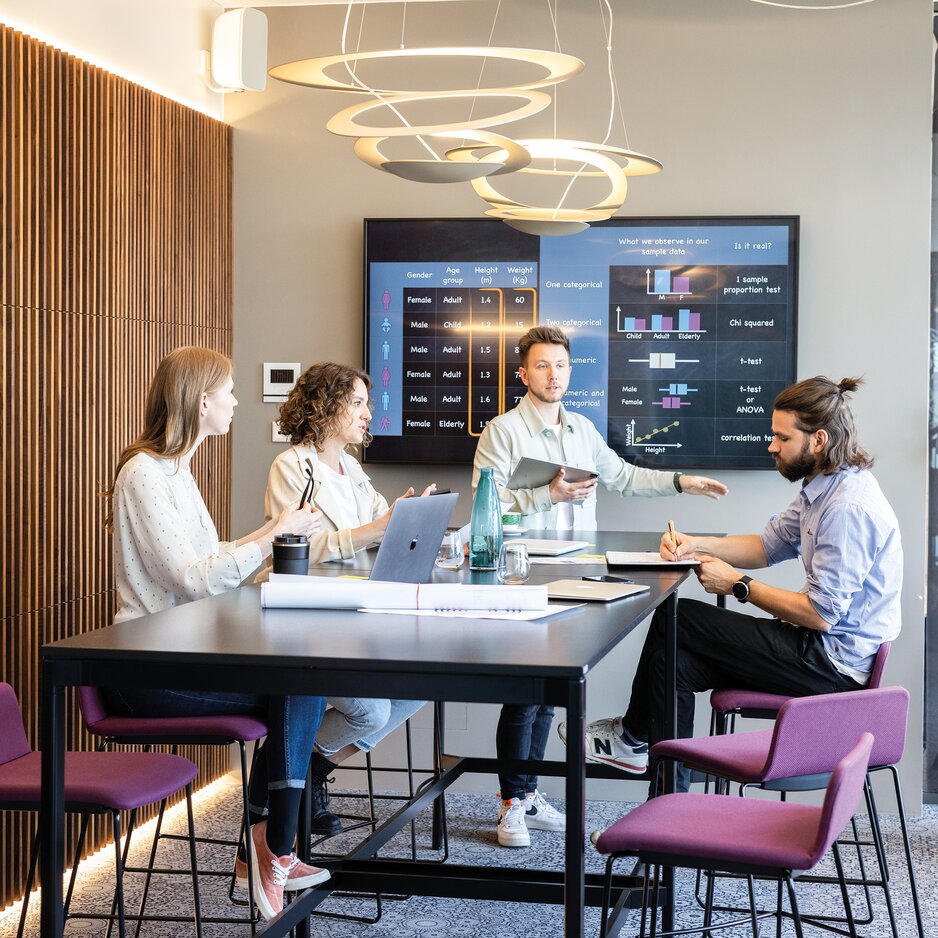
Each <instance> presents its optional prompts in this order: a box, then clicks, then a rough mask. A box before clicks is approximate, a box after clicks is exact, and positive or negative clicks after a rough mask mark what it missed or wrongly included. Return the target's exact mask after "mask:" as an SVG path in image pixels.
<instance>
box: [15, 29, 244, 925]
mask: <svg viewBox="0 0 938 938" xmlns="http://www.w3.org/2000/svg"><path fill="white" fill-rule="evenodd" d="M230 148H231V136H230V130H229V128H227V127H226V126H224V125H222V124H219V123H218V122H216V121H214V120H212V119H210V118H208V117H205V116H203V115H201V114H198V113H197V112H195V111H192V110H190V109H189V108H186V107H184V106H183V105H180V104H176V103H174V102H172V101H169V100H167V99H165V98H162V97H160V96H159V95H157V94H154V93H153V92H150V91H147V90H146V89H143V88H140V87H138V86H136V85H133V84H132V83H130V82H128V81H125V80H123V79H121V78H118V77H116V76H114V75H111V74H110V73H108V72H105V71H103V70H101V69H98V68H95V67H93V66H90V65H88V64H87V63H85V62H82V61H80V60H79V59H76V58H74V57H73V56H69V55H66V54H65V53H63V52H60V51H58V50H56V49H53V48H50V47H49V46H46V45H45V44H43V43H40V42H37V41H36V40H33V39H31V38H29V37H27V36H24V35H22V34H21V33H18V32H16V31H14V30H12V29H8V28H6V27H4V26H0V320H2V330H0V361H2V366H0V367H2V374H0V453H2V460H3V474H2V481H0V543H2V559H3V564H2V566H3V570H2V576H0V680H5V681H9V682H10V683H11V684H13V686H14V687H15V688H16V690H17V693H18V695H19V698H20V703H21V706H22V708H23V711H24V717H25V720H26V726H27V730H28V733H29V738H30V740H31V742H32V743H33V744H34V745H36V744H37V743H38V740H39V713H38V698H39V687H38V675H39V648H40V646H41V644H42V643H43V642H46V641H51V640H54V639H56V638H62V637H65V636H69V635H76V634H80V633H83V632H86V631H90V630H91V629H95V628H99V627H100V626H102V625H105V624H107V623H108V622H109V621H110V620H111V617H112V616H113V612H114V590H113V579H112V565H111V557H110V547H111V545H110V538H109V536H108V535H107V534H106V532H105V531H104V528H103V518H104V513H105V503H104V500H103V499H102V498H101V497H100V493H101V492H102V491H103V490H104V489H105V488H106V487H107V485H108V484H109V482H110V480H111V475H112V473H113V469H114V465H115V463H116V460H117V456H118V454H119V452H120V450H121V448H122V447H123V446H125V445H126V444H127V443H128V442H130V440H131V439H132V438H133V436H134V434H135V433H136V432H137V430H138V429H139V424H140V420H141V415H142V411H143V396H144V393H145V390H146V385H147V383H148V382H149V380H150V377H151V376H152V374H153V372H154V370H155V368H156V364H157V362H158V361H159V360H160V359H161V358H162V357H163V356H164V355H165V354H166V353H167V352H168V351H169V350H170V349H172V348H174V347H175V346H177V345H187V344H200V345H207V346H210V347H212V348H215V349H217V350H219V351H221V352H224V353H225V354H230V352H231V155H230ZM229 464H230V447H229V445H228V441H227V439H226V438H217V439H214V440H212V441H209V443H208V444H206V445H205V446H203V447H202V450H201V451H200V453H199V456H198V458H197V459H196V461H195V464H194V466H193V470H194V471H195V473H196V475H197V477H198V478H199V480H200V485H201V488H202V491H203V493H204V495H205V499H206V502H207V504H208V507H209V510H210V511H211V513H212V516H213V517H214V518H215V520H216V523H217V524H218V528H219V531H220V532H221V533H222V535H223V536H226V535H227V533H228V522H229V503H230V489H229V471H228V470H229ZM80 722H81V721H80V719H79V718H78V714H77V710H76V709H75V708H74V707H70V708H69V727H68V731H69V745H70V746H71V747H73V748H91V746H92V743H91V741H90V740H89V739H88V738H87V737H86V735H85V734H84V733H83V731H82V729H81V726H80ZM190 757H191V758H194V759H195V760H196V761H197V762H198V763H199V765H200V768H201V776H200V781H201V780H206V781H207V780H209V779H211V778H213V777H216V776H217V775H219V774H220V773H222V772H224V771H225V770H226V769H227V756H226V754H224V753H221V752H219V751H217V750H205V751H202V750H195V751H193V752H192V753H191V754H190ZM33 823H34V821H33V819H31V818H27V817H23V816H19V815H16V814H12V813H0V907H2V906H4V905H5V904H7V903H9V902H10V901H12V900H15V899H17V898H19V896H20V895H21V893H22V885H23V881H24V878H25V865H26V864H25V860H26V853H27V851H26V846H25V845H26V844H27V843H28V838H29V837H30V836H31V833H32V830H33ZM74 832H75V831H74V828H73V829H72V832H71V833H72V835H74ZM93 833H94V837H93V839H92V842H91V843H90V845H89V846H90V848H91V849H95V848H96V847H97V846H98V845H99V844H100V843H101V842H103V839H104V837H105V836H106V830H105V829H104V826H103V825H101V824H98V825H97V826H96V827H94V828H93Z"/></svg>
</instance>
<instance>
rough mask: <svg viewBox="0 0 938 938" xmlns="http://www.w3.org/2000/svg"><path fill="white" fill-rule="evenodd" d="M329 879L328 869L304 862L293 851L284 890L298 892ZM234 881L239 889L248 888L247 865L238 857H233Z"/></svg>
mask: <svg viewBox="0 0 938 938" xmlns="http://www.w3.org/2000/svg"><path fill="white" fill-rule="evenodd" d="M327 879H329V871H328V870H323V869H320V868H319V867H318V866H310V865H309V864H307V863H304V862H303V861H302V860H300V858H299V857H298V856H297V855H296V854H295V853H294V854H292V855H291V857H290V872H289V873H287V881H286V882H285V883H284V884H283V891H284V892H299V891H300V890H301V889H309V887H310V886H317V885H318V884H319V883H324V882H325V881H326V880H327ZM235 882H236V883H237V884H238V887H239V888H240V889H245V890H246V889H247V888H248V865H247V863H246V862H245V861H244V860H242V859H241V858H240V857H236V858H235Z"/></svg>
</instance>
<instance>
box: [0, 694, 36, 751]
mask: <svg viewBox="0 0 938 938" xmlns="http://www.w3.org/2000/svg"><path fill="white" fill-rule="evenodd" d="M32 751H33V750H32V747H31V746H30V745H29V740H28V739H27V738H26V729H25V727H24V726H23V714H22V713H20V705H19V701H18V700H17V699H16V692H15V691H14V690H13V688H12V687H10V685H9V684H3V683H0V765H3V764H4V763H6V762H12V761H13V760H14V759H19V757H20V756H25V755H28V754H29V753H30V752H32Z"/></svg>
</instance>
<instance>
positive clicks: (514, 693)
mask: <svg viewBox="0 0 938 938" xmlns="http://www.w3.org/2000/svg"><path fill="white" fill-rule="evenodd" d="M541 536H549V537H565V538H570V539H578V540H586V541H589V542H590V544H591V545H595V546H590V547H588V548H585V549H584V551H583V552H584V553H595V554H601V553H603V552H604V551H606V550H651V549H657V546H658V542H659V539H660V535H659V534H651V533H639V534H636V533H624V532H596V531H593V532H574V531H571V532H563V533H562V534H557V535H555V534H551V533H549V532H542V533H541ZM370 561H371V556H370V555H364V554H361V555H358V556H357V557H356V558H355V559H354V560H352V561H346V562H342V563H337V564H329V565H323V566H322V567H321V568H320V569H319V570H318V571H317V573H323V574H329V575H343V574H344V575H355V574H361V573H364V572H366V571H367V569H368V567H369V566H370ZM605 570H606V567H605V564H604V563H602V561H597V563H596V564H595V566H594V565H579V564H577V565H560V564H535V565H532V576H531V580H530V582H532V583H538V582H547V581H550V580H555V579H560V578H567V577H572V578H578V577H580V576H583V575H588V574H596V573H603V572H605ZM627 575H628V576H629V577H630V578H633V579H635V581H636V582H638V583H646V584H648V586H649V587H650V589H649V590H648V592H645V593H640V594H638V595H635V596H631V597H627V598H625V599H622V600H618V601H616V602H612V603H608V604H603V603H590V604H586V605H584V606H580V607H579V608H576V609H572V610H569V611H566V612H564V613H561V614H559V615H557V616H555V617H553V618H549V619H546V620H542V621H534V622H514V623H512V624H511V625H510V626H508V627H506V623H505V621H504V620H497V619H462V618H457V619H444V618H438V617H427V616H423V617H421V616H406V615H381V614H374V613H361V612H355V611H344V610H341V611H336V610H316V609H263V608H262V607H261V603H260V588H259V587H258V586H246V587H242V588H241V589H237V590H232V591H230V592H227V593H224V594H221V595H219V596H212V597H209V598H207V599H202V600H199V601H197V602H192V603H188V604H186V605H183V606H177V607H175V608H173V609H168V610H165V611H163V612H159V613H155V614H153V615H148V616H144V617H141V618H139V619H135V620H133V621H130V622H125V623H122V624H121V625H112V626H108V627H106V628H102V629H98V630H96V631H94V632H89V633H86V634H84V635H80V636H76V637H74V638H68V639H63V640H61V641H58V642H54V643H52V644H48V645H44V646H43V647H42V679H43V680H42V703H43V706H42V752H43V760H42V773H43V775H42V806H41V807H42V814H41V816H42V819H43V824H42V825H41V837H42V841H41V844H42V861H41V877H42V934H43V936H46V938H60V936H61V935H62V934H63V928H64V920H63V903H62V874H63V871H64V837H65V834H64V831H65V825H64V799H63V770H64V747H65V724H66V721H65V689H66V688H67V687H69V686H77V685H92V686H98V687H117V686H122V685H123V686H126V685H128V684H132V685H133V686H136V687H153V688H195V687H198V688H201V689H204V690H216V691H225V690H239V691H256V692H262V693H271V692H275V693H280V694H291V693H292V694H310V693H315V694H318V695H324V696H361V695H362V693H363V692H365V690H367V694H368V695H369V696H375V697H389V698H403V699H419V700H440V701H447V700H448V701H463V702H470V703H515V704H535V703H546V704H551V705H554V706H559V707H564V708H565V709H566V721H567V727H568V729H567V740H568V745H567V757H566V760H565V761H564V762H549V761H543V762H535V763H532V764H531V769H532V771H534V772H537V773H538V774H541V775H555V776H564V777H565V779H566V789H565V799H566V813H567V829H566V834H565V842H564V850H565V853H564V858H565V863H564V870H563V871H556V870H554V871H551V870H531V869H513V868H506V867H496V868H492V867H470V866H460V865H456V864H450V863H443V864H428V863H426V862H422V863H421V862H419V861H418V863H416V864H415V863H413V862H411V861H409V860H383V859H376V858H374V856H373V855H374V853H375V851H376V850H377V849H378V848H379V847H381V846H383V844H385V843H386V842H387V841H388V840H390V839H391V837H392V836H393V835H394V834H395V833H396V832H397V830H399V829H401V828H402V827H403V826H404V825H405V824H407V823H409V821H410V820H411V818H412V817H414V816H415V815H416V814H417V813H419V812H420V811H421V810H424V809H426V808H427V807H429V806H430V804H431V803H432V799H433V798H435V797H436V796H438V795H439V794H441V793H442V792H443V791H444V790H445V788H446V786H447V785H449V784H452V782H453V781H455V780H456V779H457V778H458V777H459V776H460V775H462V774H465V773H466V772H486V773H494V772H495V770H496V762H495V760H494V759H480V758H467V759H458V758H457V759H448V760H447V767H446V768H445V770H444V771H443V773H442V775H441V776H440V777H439V778H438V779H436V780H435V783H434V784H430V785H427V786H425V787H424V788H423V789H421V790H420V791H419V792H418V795H417V797H416V799H415V800H414V801H413V802H411V803H410V804H408V805H407V806H405V808H403V809H402V810H401V811H399V812H397V813H396V814H395V815H394V816H393V817H392V819H391V821H389V822H387V823H386V824H384V825H382V826H381V827H379V828H378V830H377V832H376V833H375V834H374V835H372V836H371V837H370V838H369V839H368V840H367V841H365V843H364V845H361V846H360V847H359V848H356V849H354V850H353V851H352V852H351V853H350V854H349V855H348V857H346V858H344V859H342V860H339V861H337V862H336V863H330V864H328V865H329V866H330V867H331V868H332V869H333V876H332V879H330V880H329V881H328V882H327V883H325V884H322V885H321V886H319V887H316V888H314V889H310V890H307V891H306V892H305V893H302V894H301V895H300V896H299V897H298V898H297V899H296V900H295V901H294V902H292V903H291V904H290V905H288V906H286V907H285V909H284V911H283V912H282V913H281V914H280V915H279V916H278V917H277V918H276V919H274V920H273V921H272V922H270V923H269V924H268V927H267V929H266V930H265V935H269V936H271V938H274V936H279V935H286V934H287V933H288V932H289V930H290V929H291V928H293V927H294V926H300V931H302V932H305V931H306V926H307V923H308V915H309V913H310V912H311V911H312V910H313V909H314V908H315V907H316V906H317V905H318V904H319V903H320V902H322V901H323V900H324V899H325V898H326V897H327V896H328V895H329V894H330V892H332V891H333V890H338V889H343V890H344V889H356V890H361V889H365V890H368V891H371V892H385V893H405V894H409V895H423V896H440V897H459V898H478V899H495V900H502V901H519V900H520V901H531V902H544V903H553V904H558V905H559V904H562V905H563V906H564V934H565V935H566V936H567V938H581V936H582V935H583V934H584V922H583V917H584V907H585V905H599V904H601V885H600V880H601V877H600V876H599V875H598V874H589V875H586V874H585V869H584V865H585V861H584V857H585V836H586V830H585V794H586V792H585V781H586V776H587V775H590V776H600V777H606V778H622V777H623V776H622V775H621V774H620V773H617V772H615V771H614V770H612V769H610V768H607V767H605V766H601V765H589V766H587V764H586V762H585V741H584V729H585V715H586V678H587V675H588V674H589V672H590V671H591V670H592V669H593V668H594V667H595V666H596V665H597V664H598V663H599V662H600V661H602V659H603V658H604V657H605V656H606V655H607V654H609V652H610V651H612V649H614V648H615V647H616V646H617V645H618V644H619V642H621V641H622V640H623V639H624V638H625V637H626V636H627V635H628V634H629V633H630V632H631V631H632V630H633V629H634V628H636V626H638V625H639V623H640V622H642V621H643V620H644V619H645V618H646V617H647V616H648V615H649V614H650V613H651V612H653V611H654V610H655V609H656V608H657V607H658V606H659V605H661V604H664V605H665V608H666V610H667V614H668V616H667V618H668V625H669V627H668V629H667V634H668V648H669V655H668V667H667V671H668V675H669V678H668V680H669V683H670V693H669V694H668V695H667V700H668V703H669V711H670V712H669V714H668V716H667V719H668V725H669V726H671V727H672V728H673V727H674V726H675V708H676V696H675V691H674V648H675V644H676V629H677V589H678V587H679V586H680V585H681V583H682V582H683V581H684V579H685V578H686V576H687V573H686V572H685V571H680V570H664V571H660V570H658V571H656V570H641V571H639V570H635V571H631V572H629V573H628V574H627ZM433 577H434V581H439V582H446V581H451V582H472V583H486V582H494V574H492V573H480V572H472V571H469V569H468V567H467V566H465V565H464V566H463V568H462V569H461V570H457V571H444V570H439V569H437V570H435V571H434V574H433ZM622 703H623V706H624V705H625V703H626V700H625V699H623V701H622ZM493 745H494V740H493ZM577 806H579V809H577ZM301 847H302V845H301ZM506 855H507V854H506ZM530 857H531V859H533V860H535V861H536V854H534V853H531V854H530ZM617 884H618V885H624V886H631V887H633V888H634V889H636V890H637V889H638V888H639V887H640V881H639V880H633V879H632V878H631V877H627V876H620V877H617ZM519 886H521V887H522V888H520V889H519ZM667 895H668V900H667V902H666V907H665V927H666V928H667V927H670V925H671V921H672V914H671V908H670V906H671V901H670V895H671V893H670V890H668V892H667ZM626 896H628V894H626ZM624 904H625V903H624V902H620V910H621V908H622V906H623V905H624Z"/></svg>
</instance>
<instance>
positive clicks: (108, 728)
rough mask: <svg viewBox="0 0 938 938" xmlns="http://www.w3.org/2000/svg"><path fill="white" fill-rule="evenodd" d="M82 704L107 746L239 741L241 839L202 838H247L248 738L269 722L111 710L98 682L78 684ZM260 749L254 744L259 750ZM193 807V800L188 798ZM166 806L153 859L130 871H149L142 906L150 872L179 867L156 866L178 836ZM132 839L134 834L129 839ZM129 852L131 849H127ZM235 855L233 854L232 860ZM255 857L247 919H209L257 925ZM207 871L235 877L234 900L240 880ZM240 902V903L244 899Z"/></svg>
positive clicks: (207, 840) (215, 841)
mask: <svg viewBox="0 0 938 938" xmlns="http://www.w3.org/2000/svg"><path fill="white" fill-rule="evenodd" d="M78 705H79V707H80V709H81V714H82V718H83V719H84V722H85V726H86V728H87V729H88V732H89V733H91V734H92V735H94V736H98V737H100V738H101V743H100V746H99V748H100V749H102V750H103V749H106V748H108V746H110V745H112V744H115V745H124V744H128V745H144V746H147V747H149V746H158V745H162V746H171V747H172V752H173V753H175V752H176V751H177V749H178V747H179V746H182V745H192V746H224V747H226V748H227V747H228V746H230V745H232V744H233V743H237V745H238V749H239V752H240V756H241V798H242V815H241V832H240V835H239V838H238V840H219V839H214V838H206V837H197V838H196V841H197V842H199V843H212V844H216V845H221V846H230V847H233V848H235V849H237V847H238V846H239V844H240V843H241V842H242V839H243V837H244V832H245V831H246V830H248V827H249V823H250V822H249V820H248V777H249V775H248V765H247V750H246V743H248V742H256V741H257V740H259V739H263V738H264V737H265V736H266V735H267V724H266V723H265V722H264V721H263V720H262V719H260V717H255V716H243V715H240V714H223V715H220V716H191V717H128V716H120V715H118V714H114V713H111V712H110V710H109V709H108V705H107V701H105V699H104V696H103V694H102V693H101V691H100V690H99V689H98V688H97V687H79V688H78ZM256 752H257V750H256V749H255V754H256ZM189 809H190V810H191V799H190V802H189ZM165 810H166V801H165V800H163V801H162V802H161V803H160V810H159V816H158V818H157V823H156V833H155V835H154V837H153V848H152V850H151V853H150V860H149V864H148V866H147V867H146V868H142V869H141V868H136V867H127V869H128V870H130V871H131V872H145V873H146V874H147V877H146V882H145V884H144V890H143V897H142V900H141V905H140V911H141V913H142V912H143V907H144V905H145V903H146V899H147V893H148V890H149V886H150V876H151V875H152V873H174V872H178V871H176V870H165V869H156V868H155V867H154V863H155V861H156V850H157V847H158V845H159V842H160V840H161V839H168V840H174V839H176V835H174V834H164V833H162V826H163V814H164V812H165ZM128 841H129V838H128ZM125 854H126V848H125ZM233 861H234V856H232V862H233ZM252 863H253V860H252V858H251V851H250V850H248V851H247V864H248V905H249V909H250V915H249V917H248V919H244V918H232V917H228V918H224V917H222V918H218V917H213V918H206V919H204V921H205V922H206V923H210V924H233V923H243V922H245V921H250V922H251V924H252V930H253V924H254V923H255V922H256V921H257V916H256V914H255V911H254V910H255V904H254V892H253V881H254V880H253V876H252V875H251V874H252V870H251V866H252ZM203 875H207V876H228V877H229V878H230V880H231V882H230V884H229V889H228V893H229V896H230V897H231V898H232V900H233V901H235V902H238V900H235V899H234V896H233V893H234V886H235V879H234V873H233V872H230V873H229V872H225V871H223V870H217V871H216V870H209V871H205V872H203ZM239 904H241V903H239Z"/></svg>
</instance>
